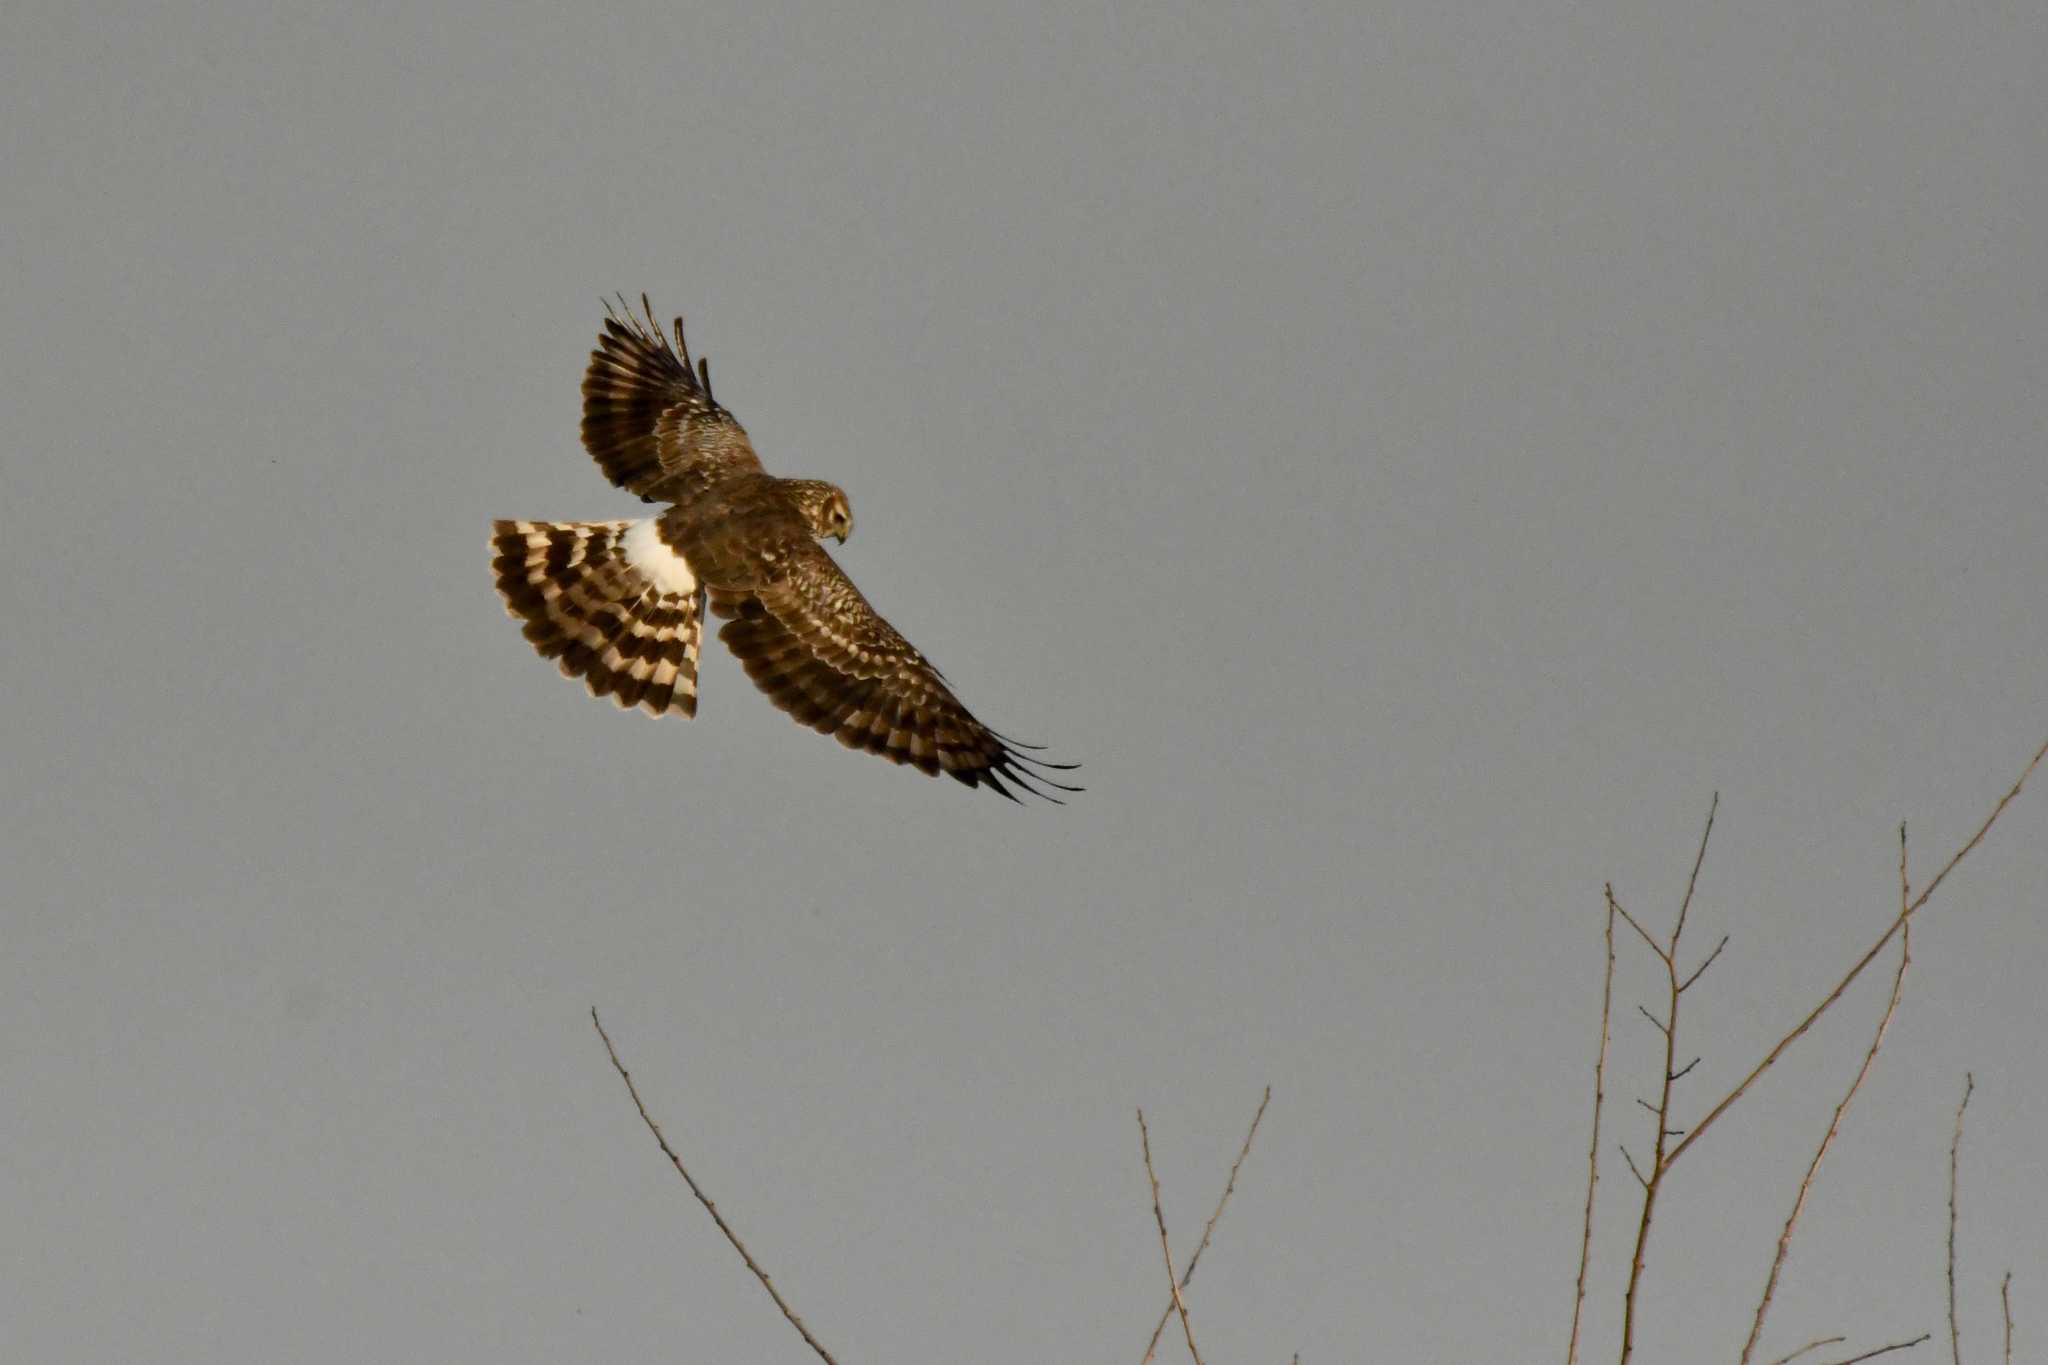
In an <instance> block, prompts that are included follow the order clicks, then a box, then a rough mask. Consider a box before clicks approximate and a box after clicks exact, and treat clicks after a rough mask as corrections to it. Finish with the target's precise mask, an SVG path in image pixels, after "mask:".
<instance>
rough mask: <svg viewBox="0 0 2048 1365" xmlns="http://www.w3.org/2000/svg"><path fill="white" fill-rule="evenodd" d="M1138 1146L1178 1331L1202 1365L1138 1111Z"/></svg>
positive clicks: (1149, 1146)
mask: <svg viewBox="0 0 2048 1365" xmlns="http://www.w3.org/2000/svg"><path fill="white" fill-rule="evenodd" d="M1138 1145H1139V1148H1140V1149H1141V1150H1142V1151H1143V1152H1144V1153H1145V1178H1146V1179H1147V1180H1149V1181H1150V1182H1152V1220H1153V1221H1154V1222H1156V1223H1157V1224H1159V1254H1160V1255H1161V1256H1163V1257H1165V1258H1166V1287H1167V1289H1168V1290H1170V1291H1171V1292H1172V1294H1173V1306H1174V1310H1175V1311H1176V1312H1178V1313H1179V1314H1180V1330H1181V1332H1182V1333H1183V1334H1185V1335H1186V1337H1187V1339H1188V1354H1189V1355H1191V1356H1193V1357H1194V1358H1195V1365H1202V1353H1201V1352H1200V1351H1198V1350H1196V1349H1195V1329H1194V1325H1193V1324H1192V1323H1190V1322H1189V1321H1188V1305H1187V1301H1186V1300H1184V1299H1182V1298H1181V1296H1180V1278H1179V1277H1178V1276H1177V1275H1175V1274H1174V1271H1173V1247H1172V1246H1171V1245H1170V1244H1169V1243H1168V1242H1167V1240H1166V1213H1165V1211H1164V1210H1162V1209H1161V1208H1160V1207H1159V1177H1158V1175H1156V1174H1155V1173H1154V1172H1153V1170H1152V1134H1151V1133H1150V1132H1149V1131H1147V1129H1146V1127H1145V1111H1144V1110H1142V1109H1140V1110H1139V1111H1138Z"/></svg>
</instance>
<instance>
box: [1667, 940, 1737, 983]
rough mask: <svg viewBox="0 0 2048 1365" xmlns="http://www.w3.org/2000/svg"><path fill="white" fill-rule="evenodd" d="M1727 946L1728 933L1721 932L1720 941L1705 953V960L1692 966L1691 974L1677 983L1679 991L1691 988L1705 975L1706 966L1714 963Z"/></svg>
mask: <svg viewBox="0 0 2048 1365" xmlns="http://www.w3.org/2000/svg"><path fill="white" fill-rule="evenodd" d="M1727 946H1728V935H1726V934H1723V935H1721V941H1720V942H1719V943H1716V944H1715V945H1714V951H1713V952H1711V953H1708V954H1707V960H1706V961H1705V962H1702V963H1701V964H1700V965H1699V966H1697V967H1695V968H1693V969H1692V975H1691V976H1688V977H1687V978H1686V979H1685V980H1684V981H1683V982H1681V983H1679V987H1678V989H1679V990H1681V991H1689V990H1691V989H1692V983H1693V982H1695V981H1697V980H1699V979H1700V978H1701V977H1702V976H1705V975H1706V974H1707V968H1709V967H1711V966H1713V965H1714V959H1715V958H1717V957H1719V956H1720V955H1721V950H1722V949H1723V948H1726V947H1727Z"/></svg>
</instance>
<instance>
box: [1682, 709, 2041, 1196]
mask: <svg viewBox="0 0 2048 1365" xmlns="http://www.w3.org/2000/svg"><path fill="white" fill-rule="evenodd" d="M2043 758H2048V742H2043V744H2042V745H2041V747H2040V748H2038V749H2036V750H2035V751H2034V756H2033V758H2031V759H2029V760H2028V762H2027V766H2026V768H2025V769H2023V770H2022V771H2021V773H2020V776H2019V780H2018V781H2017V782H2014V783H2013V784H2012V786H2011V787H2010V788H2009V789H2007V791H2006V793H2005V795H2004V796H2002V797H2000V798H1999V800H1998V804H1997V805H1996V806H1993V807H1992V808H1991V814H1989V815H1987V816H1985V817H1984V823H1983V824H1981V825H1979V826H1978V827H1977V832H1976V833H1975V834H1973V835H1971V836H1970V838H1969V841H1968V842H1967V843H1965V844H1964V845H1963V846H1962V847H1961V848H1959V849H1957V850H1956V852H1955V856H1954V857H1952V858H1950V859H1949V860H1948V862H1947V864H1946V865H1945V866H1943V868H1942V869H1941V871H1940V872H1938V873H1936V874H1935V877H1934V880H1933V881H1931V882H1929V883H1927V886H1926V889H1925V890H1923V891H1921V893H1920V894H1919V895H1918V896H1917V897H1915V898H1914V900H1913V901H1912V903H1911V904H1909V905H1908V906H1907V907H1906V908H1905V909H1904V910H1903V911H1901V912H1900V913H1899V914H1898V915H1897V916H1895V917H1894V918H1893V919H1892V922H1891V925H1890V926H1889V927H1888V928H1886V930H1885V931H1884V933H1882V934H1880V935H1879V936H1878V939H1877V942H1875V943H1873V944H1871V945H1870V948H1869V951H1867V952H1865V953H1864V954H1863V956H1862V957H1860V958H1858V959H1857V961H1856V965H1855V966H1853V967H1851V968H1850V969H1849V972H1848V974H1847V975H1846V976H1844V977H1843V978H1842V979H1841V980H1840V981H1838V982H1836V983H1835V988H1834V989H1833V990H1831V991H1829V992H1828V994H1827V998H1826V999H1824V1000H1822V1001H1821V1002H1820V1003H1819V1004H1818V1005H1816V1006H1814V1007H1813V1010H1812V1012H1811V1013H1809V1014H1808V1015H1807V1016H1806V1017H1805V1018H1804V1019H1802V1020H1800V1021H1799V1023H1798V1025H1797V1026H1795V1027H1794V1028H1793V1029H1792V1031H1791V1032H1790V1033H1787V1034H1786V1035H1785V1036H1784V1037H1783V1038H1780V1039H1779V1040H1778V1041H1777V1044H1776V1045H1775V1046H1773V1047H1772V1048H1771V1050H1770V1051H1769V1052H1767V1053H1765V1054H1764V1059H1763V1060H1762V1061H1760V1062H1758V1063H1757V1064H1756V1066H1755V1067H1754V1068H1752V1069H1751V1071H1750V1073H1749V1074H1748V1075H1747V1076H1744V1077H1743V1078H1742V1080H1741V1081H1740V1082H1739V1083H1738V1084H1737V1085H1736V1087H1735V1088H1734V1089H1733V1090H1731V1091H1729V1092H1728V1093H1727V1094H1726V1095H1724V1096H1723V1097H1722V1098H1721V1101H1720V1103H1718V1104H1716V1105H1715V1106H1714V1107H1713V1108H1712V1109H1710V1110H1708V1111H1707V1116H1706V1117H1705V1118H1703V1119H1701V1120H1700V1121H1699V1122H1698V1123H1696V1124H1694V1125H1693V1129H1692V1132H1691V1133H1690V1134H1688V1135H1687V1137H1686V1139H1685V1141H1683V1142H1681V1143H1679V1144H1678V1146H1676V1147H1674V1148H1673V1149H1672V1151H1671V1156H1670V1160H1671V1161H1674V1162H1675V1161H1677V1160H1678V1158H1680V1157H1682V1156H1684V1155H1685V1153H1686V1151H1687V1150H1688V1149H1689V1148H1691V1146H1692V1145H1693V1144H1694V1143H1695V1142H1698V1141H1699V1140H1700V1138H1701V1137H1703V1136H1705V1135H1706V1132H1707V1130H1708V1129H1709V1128H1712V1127H1713V1126H1714V1121H1715V1120H1716V1119H1718V1118H1720V1117H1721V1115H1723V1114H1725V1113H1727V1112H1728V1110H1729V1108H1730V1107H1732V1106H1733V1105H1734V1103H1735V1102H1736V1101H1737V1100H1739V1099H1741V1098H1742V1097H1743V1095H1744V1094H1745V1093H1747V1091H1748V1090H1749V1087H1750V1086H1751V1085H1753V1084H1755V1082H1756V1078H1757V1077H1759V1076H1761V1075H1763V1074H1764V1072H1766V1071H1768V1070H1770V1069H1771V1067H1772V1065H1774V1064H1775V1063H1776V1062H1777V1060H1778V1058H1779V1057H1781V1056H1783V1055H1784V1054H1785V1050H1786V1049H1787V1048H1789V1047H1791V1046H1792V1044H1794V1043H1796V1042H1798V1041H1799V1039H1800V1038H1801V1037H1803V1036H1804V1035H1805V1033H1806V1031H1807V1030H1808V1029H1810V1028H1812V1027H1813V1025H1814V1021H1816V1020H1817V1019H1819V1018H1820V1017H1821V1015H1823V1014H1825V1013H1827V1011H1828V1007H1829V1006H1831V1005H1833V1004H1834V1003H1835V1001H1837V1000H1839V999H1841V998H1842V992H1844V991H1846V990H1848V989H1849V986H1850V984H1851V983H1852V982H1854V981H1855V980H1856V978H1857V977H1859V976H1861V975H1862V974H1863V969H1864V968H1865V967H1868V966H1869V965H1870V964H1871V962H1873V961H1874V960H1875V959H1876V957H1877V955H1878V954H1879V953H1881V952H1883V951H1884V949H1885V945H1887V944H1889V943H1890V942H1891V941H1892V939H1893V937H1894V936H1895V935H1897V934H1898V932H1899V930H1900V929H1901V928H1903V927H1904V926H1905V923H1906V921H1907V920H1908V919H1910V918H1911V917H1912V916H1913V915H1914V914H1915V913H1916V912H1917V911H1919V909H1920V908H1921V907H1922V906H1924V905H1926V904H1927V902H1928V900H1929V899H1931V898H1932V897H1933V895H1934V892H1935V890H1936V888H1938V887H1939V886H1940V885H1941V884H1942V882H1944V881H1945V880H1947V878H1948V874H1949V873H1951V872H1953V871H1955V869H1956V865H1957V864H1958V863H1960V862H1962V860H1963V859H1964V857H1966V856H1967V855H1968V854H1969V853H1970V852H1971V850H1973V849H1975V848H1976V847H1977V845H1978V844H1981V843H1983V842H1984V836H1985V835H1986V834H1988V833H1990V832H1991V827H1992V826H1993V825H1995V824H1997V823H1998V817H1999V816H2001V815H2003V814H2004V813H2005V808H2006V807H2007V806H2009V805H2011V804H2012V803H2013V799H2014V798H2015V797H2017V796H2018V795H2019V794H2020V789H2021V788H2022V787H2024V786H2026V785H2027V779H2028V778H2029V777H2032V776H2033V774H2034V769H2036V768H2038V767H2040V766H2041V760H2042V759H2043Z"/></svg>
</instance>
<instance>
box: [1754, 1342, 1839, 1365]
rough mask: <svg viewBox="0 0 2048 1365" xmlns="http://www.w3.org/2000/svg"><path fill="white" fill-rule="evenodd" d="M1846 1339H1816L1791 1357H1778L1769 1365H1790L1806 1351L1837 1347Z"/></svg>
mask: <svg viewBox="0 0 2048 1365" xmlns="http://www.w3.org/2000/svg"><path fill="white" fill-rule="evenodd" d="M1848 1339H1849V1338H1847V1337H1819V1338H1816V1339H1815V1340H1813V1341H1809V1342H1807V1343H1806V1344H1805V1345H1804V1346H1802V1347H1800V1348H1799V1349H1798V1350H1796V1351H1794V1352H1793V1353H1792V1354H1791V1355H1788V1356H1779V1357H1778V1358H1777V1359H1776V1360H1774V1361H1772V1362H1771V1365H1792V1362H1793V1361H1795V1360H1797V1359H1799V1357H1801V1356H1803V1355H1805V1354H1806V1353H1807V1352H1808V1351H1818V1350H1819V1349H1820V1348H1821V1347H1823V1346H1839V1345H1841V1344H1842V1343H1843V1342H1845V1341H1847V1340H1848Z"/></svg>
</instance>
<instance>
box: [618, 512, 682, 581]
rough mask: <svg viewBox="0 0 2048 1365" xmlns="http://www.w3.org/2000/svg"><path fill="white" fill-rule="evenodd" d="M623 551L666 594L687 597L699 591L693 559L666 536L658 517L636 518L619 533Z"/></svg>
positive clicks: (633, 564) (621, 551)
mask: <svg viewBox="0 0 2048 1365" xmlns="http://www.w3.org/2000/svg"><path fill="white" fill-rule="evenodd" d="M619 553H620V554H621V555H623V556H624V557H625V560H626V562H627V563H628V564H631V565H632V566H633V567H634V568H635V569H637V570H639V571H640V573H641V574H642V575H644V576H645V577H646V579H647V581H648V582H650V583H652V584H653V585H654V590H655V591H656V592H658V593H660V594H661V595H662V596H664V597H687V596H689V595H690V594H691V593H693V592H695V591H697V575H696V574H694V573H692V572H690V562H689V561H688V560H686V559H684V558H683V557H682V556H681V555H679V554H677V553H676V552H675V551H674V550H671V549H670V548H669V547H668V544H667V543H666V542H665V541H663V540H662V538H661V532H660V530H659V529H658V528H657V527H656V526H655V518H653V517H649V518H648V519H647V520H646V521H636V522H634V523H633V524H632V526H631V527H629V528H628V529H627V531H626V534H624V535H623V536H620V537H619Z"/></svg>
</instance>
